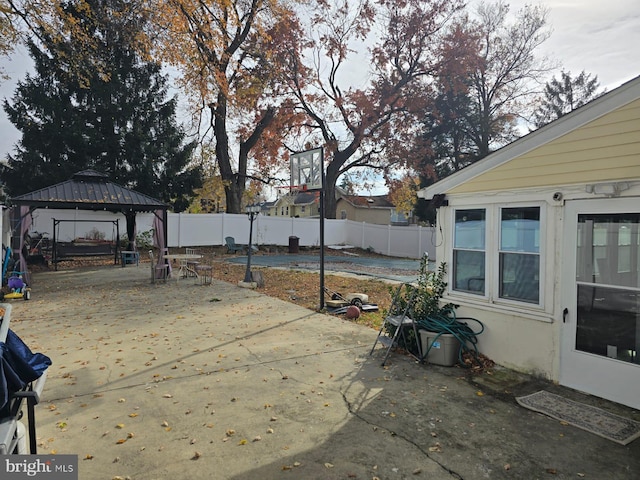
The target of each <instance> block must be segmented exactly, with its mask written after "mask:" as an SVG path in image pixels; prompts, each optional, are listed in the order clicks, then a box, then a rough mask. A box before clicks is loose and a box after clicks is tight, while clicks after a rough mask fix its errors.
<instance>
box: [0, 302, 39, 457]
mask: <svg viewBox="0 0 640 480" xmlns="http://www.w3.org/2000/svg"><path fill="white" fill-rule="evenodd" d="M3 307H4V308H5V312H4V315H3V317H2V318H1V319H0V365H1V366H2V368H0V454H2V455H5V454H13V453H19V454H27V453H31V454H36V453H38V452H37V435H36V418H35V406H36V405H37V404H38V403H40V398H41V395H42V390H43V389H44V384H45V382H46V378H47V368H48V367H49V365H51V359H50V358H49V357H47V356H46V355H43V354H42V353H33V352H32V351H31V349H30V348H29V347H28V346H27V345H26V344H25V343H24V342H23V341H22V339H20V337H18V335H16V334H15V333H14V332H13V331H12V330H10V329H9V323H10V321H11V306H10V305H6V304H5V305H3ZM24 402H26V407H27V416H26V419H27V421H28V431H29V435H28V437H29V449H28V451H27V442H26V438H27V436H26V432H25V430H26V429H25V427H24V424H23V423H22V422H21V421H20V420H21V419H24V418H25V417H23V415H22V408H23V406H24V405H23V403H24Z"/></svg>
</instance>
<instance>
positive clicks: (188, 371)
mask: <svg viewBox="0 0 640 480" xmlns="http://www.w3.org/2000/svg"><path fill="white" fill-rule="evenodd" d="M149 279H150V274H149V268H148V265H144V264H141V265H140V266H139V267H135V266H129V267H127V268H120V267H113V266H108V267H96V268H87V269H69V270H64V271H58V272H53V271H51V272H42V273H37V274H35V276H34V281H33V284H32V287H33V295H32V300H30V301H28V302H25V301H20V300H15V301H13V314H12V328H13V330H14V331H15V332H16V333H17V334H18V335H19V336H20V337H21V338H22V339H23V340H24V341H25V342H26V343H27V344H28V345H29V346H30V347H31V348H32V350H34V351H39V352H42V353H45V354H47V355H48V356H50V357H51V358H52V360H53V365H52V366H51V367H50V369H49V375H48V380H47V384H46V386H45V390H44V394H43V402H42V403H41V404H40V405H39V406H38V407H37V419H38V437H39V440H38V443H39V453H49V452H56V453H59V454H63V453H66V454H77V455H78V456H79V465H80V467H79V478H81V479H114V478H122V479H124V478H130V479H136V480H137V479H165V478H175V479H190V480H193V479H207V480H209V479H238V480H240V479H243V480H244V479H261V480H262V479H283V478H284V479H286V478H291V479H349V478H357V479H374V478H378V479H407V478H412V479H413V478H416V479H418V478H424V479H430V480H440V479H442V480H445V479H446V480H449V479H468V480H475V479H482V478H490V479H536V478H556V479H575V478H587V479H589V478H590V479H598V480H601V479H635V478H638V474H639V472H640V441H635V442H633V443H631V444H629V445H627V446H621V445H618V444H615V443H613V442H610V441H608V440H605V439H603V438H600V437H598V436H595V435H593V434H590V433H587V432H585V431H582V430H579V429H577V428H574V427H571V426H568V425H563V424H561V423H560V422H558V421H556V420H553V419H551V418H548V417H545V416H543V415H540V414H536V413H533V412H531V411H528V410H525V409H523V408H521V407H519V406H518V405H517V403H516V402H515V400H514V397H515V396H517V395H522V394H527V393H532V392H535V391H537V390H540V389H548V390H550V391H553V392H555V393H562V394H565V395H567V396H570V397H572V398H575V399H579V400H581V401H589V402H591V403H592V404H595V405H597V406H600V407H602V408H608V409H610V410H611V411H614V412H615V413H619V414H624V415H628V416H632V418H635V419H636V420H640V416H639V412H636V411H632V410H629V409H626V408H623V407H621V406H619V405H615V404H608V403H606V402H602V401H600V400H598V399H594V398H591V397H586V396H583V395H581V394H579V393H577V392H573V391H569V390H566V389H563V388H561V387H558V386H556V385H552V384H549V383H547V382H544V381H542V380H538V379H535V378H531V377H527V376H524V375H520V374H516V373H514V372H509V371H503V370H500V369H497V370H496V372H495V373H494V375H492V376H489V375H485V376H484V377H482V378H480V377H478V378H474V379H471V380H470V379H468V378H467V372H466V371H465V370H463V369H459V368H457V367H452V368H447V367H437V366H433V365H420V364H417V363H415V362H414V361H412V360H411V359H410V358H408V357H405V356H402V355H400V354H392V355H391V357H390V359H391V361H390V362H389V365H388V366H387V367H384V368H383V367H381V366H380V358H381V353H382V352H381V351H377V352H374V354H373V355H372V356H370V355H369V351H370V349H371V345H372V344H373V342H374V339H375V336H376V332H375V331H373V330H371V329H369V328H367V327H363V326H358V325H355V324H353V323H351V322H349V321H346V320H343V319H340V318H337V317H333V316H327V315H322V314H318V313H314V312H311V311H309V310H306V309H303V308H301V307H298V306H296V305H293V304H290V303H285V302H282V301H279V300H276V299H273V298H270V297H266V296H264V295H262V294H260V293H259V292H256V291H252V290H247V289H241V288H238V287H237V286H236V285H233V284H229V283H222V282H216V281H214V283H213V285H210V286H200V285H197V284H194V282H193V280H191V279H181V280H180V281H178V282H176V281H175V280H169V281H168V282H167V283H159V284H151V283H150V281H149Z"/></svg>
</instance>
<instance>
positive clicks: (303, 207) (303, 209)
mask: <svg viewBox="0 0 640 480" xmlns="http://www.w3.org/2000/svg"><path fill="white" fill-rule="evenodd" d="M305 210H306V206H305V205H302V206H301V207H300V212H301V213H304V212H305Z"/></svg>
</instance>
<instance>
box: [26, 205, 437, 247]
mask: <svg viewBox="0 0 640 480" xmlns="http://www.w3.org/2000/svg"><path fill="white" fill-rule="evenodd" d="M54 218H55V219H56V220H82V222H63V223H60V224H59V226H58V231H57V232H56V238H57V240H59V241H71V240H73V239H75V238H78V237H87V236H90V235H91V232H95V231H96V230H97V231H99V232H101V233H102V234H103V236H104V238H105V239H106V240H112V239H113V240H115V237H116V232H115V227H114V225H113V223H112V221H113V220H115V219H118V220H119V231H120V236H124V235H125V234H126V231H127V229H126V221H125V218H124V216H123V215H121V214H113V213H109V212H91V211H83V210H52V209H38V210H35V211H34V213H33V226H32V227H31V231H32V232H33V231H37V232H41V233H42V232H47V233H49V236H50V237H51V238H53V219H54ZM86 220H93V222H87V221H86ZM100 221H104V223H101V222H100ZM94 222H95V223H94ZM152 222H153V214H151V213H148V214H147V213H141V214H138V215H137V217H136V227H137V231H138V233H140V232H144V231H148V230H151V228H152V227H151V226H152ZM167 231H168V234H169V238H168V243H169V246H170V247H204V246H216V245H224V244H225V237H233V238H234V239H235V241H236V243H241V244H246V243H248V241H249V220H248V217H247V215H243V214H225V213H219V214H188V213H169V214H168V228H167ZM435 235H436V232H435V230H434V228H433V227H420V226H415V225H411V226H391V225H372V224H367V223H360V222H353V221H350V220H331V219H326V220H325V233H324V243H325V245H353V246H355V247H360V248H363V249H372V250H373V251H375V252H378V253H381V254H383V255H388V256H391V257H404V258H421V257H422V255H423V254H424V253H425V252H427V253H429V257H430V258H432V259H435V238H434V237H435ZM289 237H298V243H299V245H300V246H301V247H309V246H316V247H317V246H319V245H320V221H319V219H317V218H289V217H268V216H263V215H258V216H256V218H255V221H254V223H253V243H254V244H257V245H278V246H287V245H289Z"/></svg>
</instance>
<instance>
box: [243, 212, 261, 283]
mask: <svg viewBox="0 0 640 480" xmlns="http://www.w3.org/2000/svg"><path fill="white" fill-rule="evenodd" d="M246 212H247V216H248V217H249V247H248V251H247V271H246V272H245V273H244V282H245V283H251V251H252V250H253V249H252V245H251V241H252V237H253V221H254V220H255V218H256V215H258V213H260V205H247V208H246Z"/></svg>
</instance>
